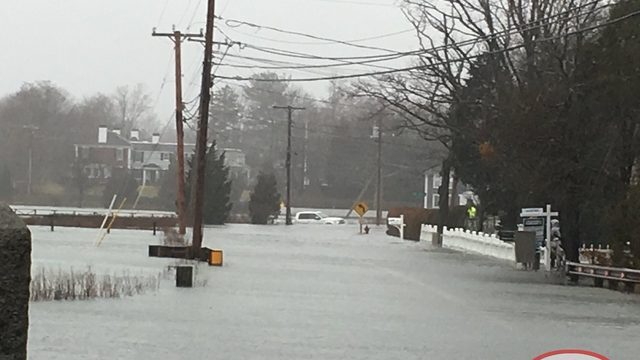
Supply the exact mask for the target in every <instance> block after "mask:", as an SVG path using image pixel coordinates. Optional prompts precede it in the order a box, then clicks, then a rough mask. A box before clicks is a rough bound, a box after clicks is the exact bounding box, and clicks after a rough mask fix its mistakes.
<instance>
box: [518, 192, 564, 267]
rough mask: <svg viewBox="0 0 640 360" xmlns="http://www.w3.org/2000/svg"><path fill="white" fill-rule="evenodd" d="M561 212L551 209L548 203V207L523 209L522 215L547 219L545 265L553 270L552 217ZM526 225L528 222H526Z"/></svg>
mask: <svg viewBox="0 0 640 360" xmlns="http://www.w3.org/2000/svg"><path fill="white" fill-rule="evenodd" d="M559 215H560V214H559V213H558V212H557V211H551V205H550V204H547V207H546V209H543V208H528V209H522V211H521V212H520V217H522V218H524V219H527V218H544V219H545V224H544V226H545V230H546V231H545V232H546V234H545V237H544V243H545V249H544V267H545V269H546V270H547V271H550V270H551V218H553V217H558V216H559ZM525 225H526V224H525Z"/></svg>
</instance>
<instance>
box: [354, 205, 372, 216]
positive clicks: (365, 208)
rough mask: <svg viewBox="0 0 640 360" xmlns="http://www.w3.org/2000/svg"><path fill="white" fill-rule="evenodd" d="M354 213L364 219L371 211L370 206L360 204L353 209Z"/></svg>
mask: <svg viewBox="0 0 640 360" xmlns="http://www.w3.org/2000/svg"><path fill="white" fill-rule="evenodd" d="M353 211H355V212H356V213H357V214H358V215H360V217H362V216H364V214H365V213H366V212H367V211H369V206H367V204H366V203H364V202H359V203H357V204H356V206H354V207H353Z"/></svg>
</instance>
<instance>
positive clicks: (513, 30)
mask: <svg viewBox="0 0 640 360" xmlns="http://www.w3.org/2000/svg"><path fill="white" fill-rule="evenodd" d="M601 1H602V0H594V1H592V2H589V3H585V4H581V5H579V6H576V7H574V8H572V9H570V10H566V11H563V12H559V13H557V14H554V15H550V16H548V17H546V18H545V19H538V20H535V21H531V22H528V23H526V24H521V25H518V26H512V27H510V28H508V29H504V30H501V31H498V32H494V33H490V34H487V35H485V36H478V37H475V38H473V39H468V40H464V41H460V42H457V43H455V44H450V45H441V46H437V47H433V48H430V49H418V50H411V51H405V52H398V51H396V52H392V53H391V54H377V55H365V56H350V57H327V56H320V55H313V54H306V53H299V52H293V51H288V50H283V49H277V48H272V47H265V46H255V45H249V44H245V46H248V47H250V48H254V49H256V50H261V51H265V52H270V53H273V54H275V55H281V56H289V57H299V58H304V59H324V60H358V59H382V58H386V57H393V58H395V57H397V56H399V55H403V56H417V55H423V54H427V53H430V52H434V51H440V50H447V49H448V48H451V47H453V46H458V47H459V46H465V45H474V44H477V43H478V42H479V41H480V40H487V39H490V38H494V37H496V36H508V35H513V34H517V33H519V32H523V31H530V30H535V29H539V28H542V27H544V26H548V25H552V24H554V23H557V22H560V21H564V20H570V19H572V18H577V17H580V16H583V15H589V14H592V13H594V12H597V11H599V10H602V9H605V8H607V7H610V6H612V5H613V4H611V3H608V4H604V5H602V6H600V7H598V8H595V9H591V10H589V11H587V12H586V13H578V14H573V15H571V16H568V17H564V18H559V19H557V20H555V21H549V22H542V21H545V20H551V19H554V18H558V17H560V16H563V15H565V14H570V13H571V12H573V11H575V10H578V9H581V8H585V7H588V6H591V5H596V4H598V3H600V2H601ZM627 1H628V0H627ZM258 26H259V25H258ZM218 30H220V31H221V32H223V31H222V29H220V28H218ZM223 35H225V36H226V37H229V36H228V35H226V34H224V32H223ZM343 42H344V41H343ZM267 50H268V51H267Z"/></svg>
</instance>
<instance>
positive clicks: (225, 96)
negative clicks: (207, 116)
mask: <svg viewBox="0 0 640 360" xmlns="http://www.w3.org/2000/svg"><path fill="white" fill-rule="evenodd" d="M210 109H211V110H210V113H211V125H210V126H211V127H210V129H211V134H210V137H211V138H213V139H216V143H217V144H218V146H220V147H222V148H225V147H232V148H238V147H240V146H241V143H242V128H241V125H242V124H241V120H242V119H241V117H242V105H241V104H240V96H239V95H238V94H237V93H236V92H235V91H234V90H233V89H232V88H231V86H229V85H225V86H224V87H223V88H221V89H219V90H216V91H215V92H214V93H213V96H212V99H211V108H210ZM214 129H215V131H213V130H214Z"/></svg>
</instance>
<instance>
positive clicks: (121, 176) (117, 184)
mask: <svg viewBox="0 0 640 360" xmlns="http://www.w3.org/2000/svg"><path fill="white" fill-rule="evenodd" d="M113 195H118V199H117V200H116V203H115V204H114V206H119V205H120V203H121V202H122V201H123V200H124V199H125V198H126V199H127V202H126V204H133V203H134V201H135V200H136V197H137V196H138V182H137V181H136V179H134V178H133V176H131V174H130V173H129V172H128V171H127V170H126V169H113V173H112V174H111V177H110V178H109V180H108V181H107V184H106V185H105V187H104V190H103V191H102V203H103V205H104V206H105V207H107V206H109V204H110V203H111V199H112V198H113ZM126 204H125V206H126Z"/></svg>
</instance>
